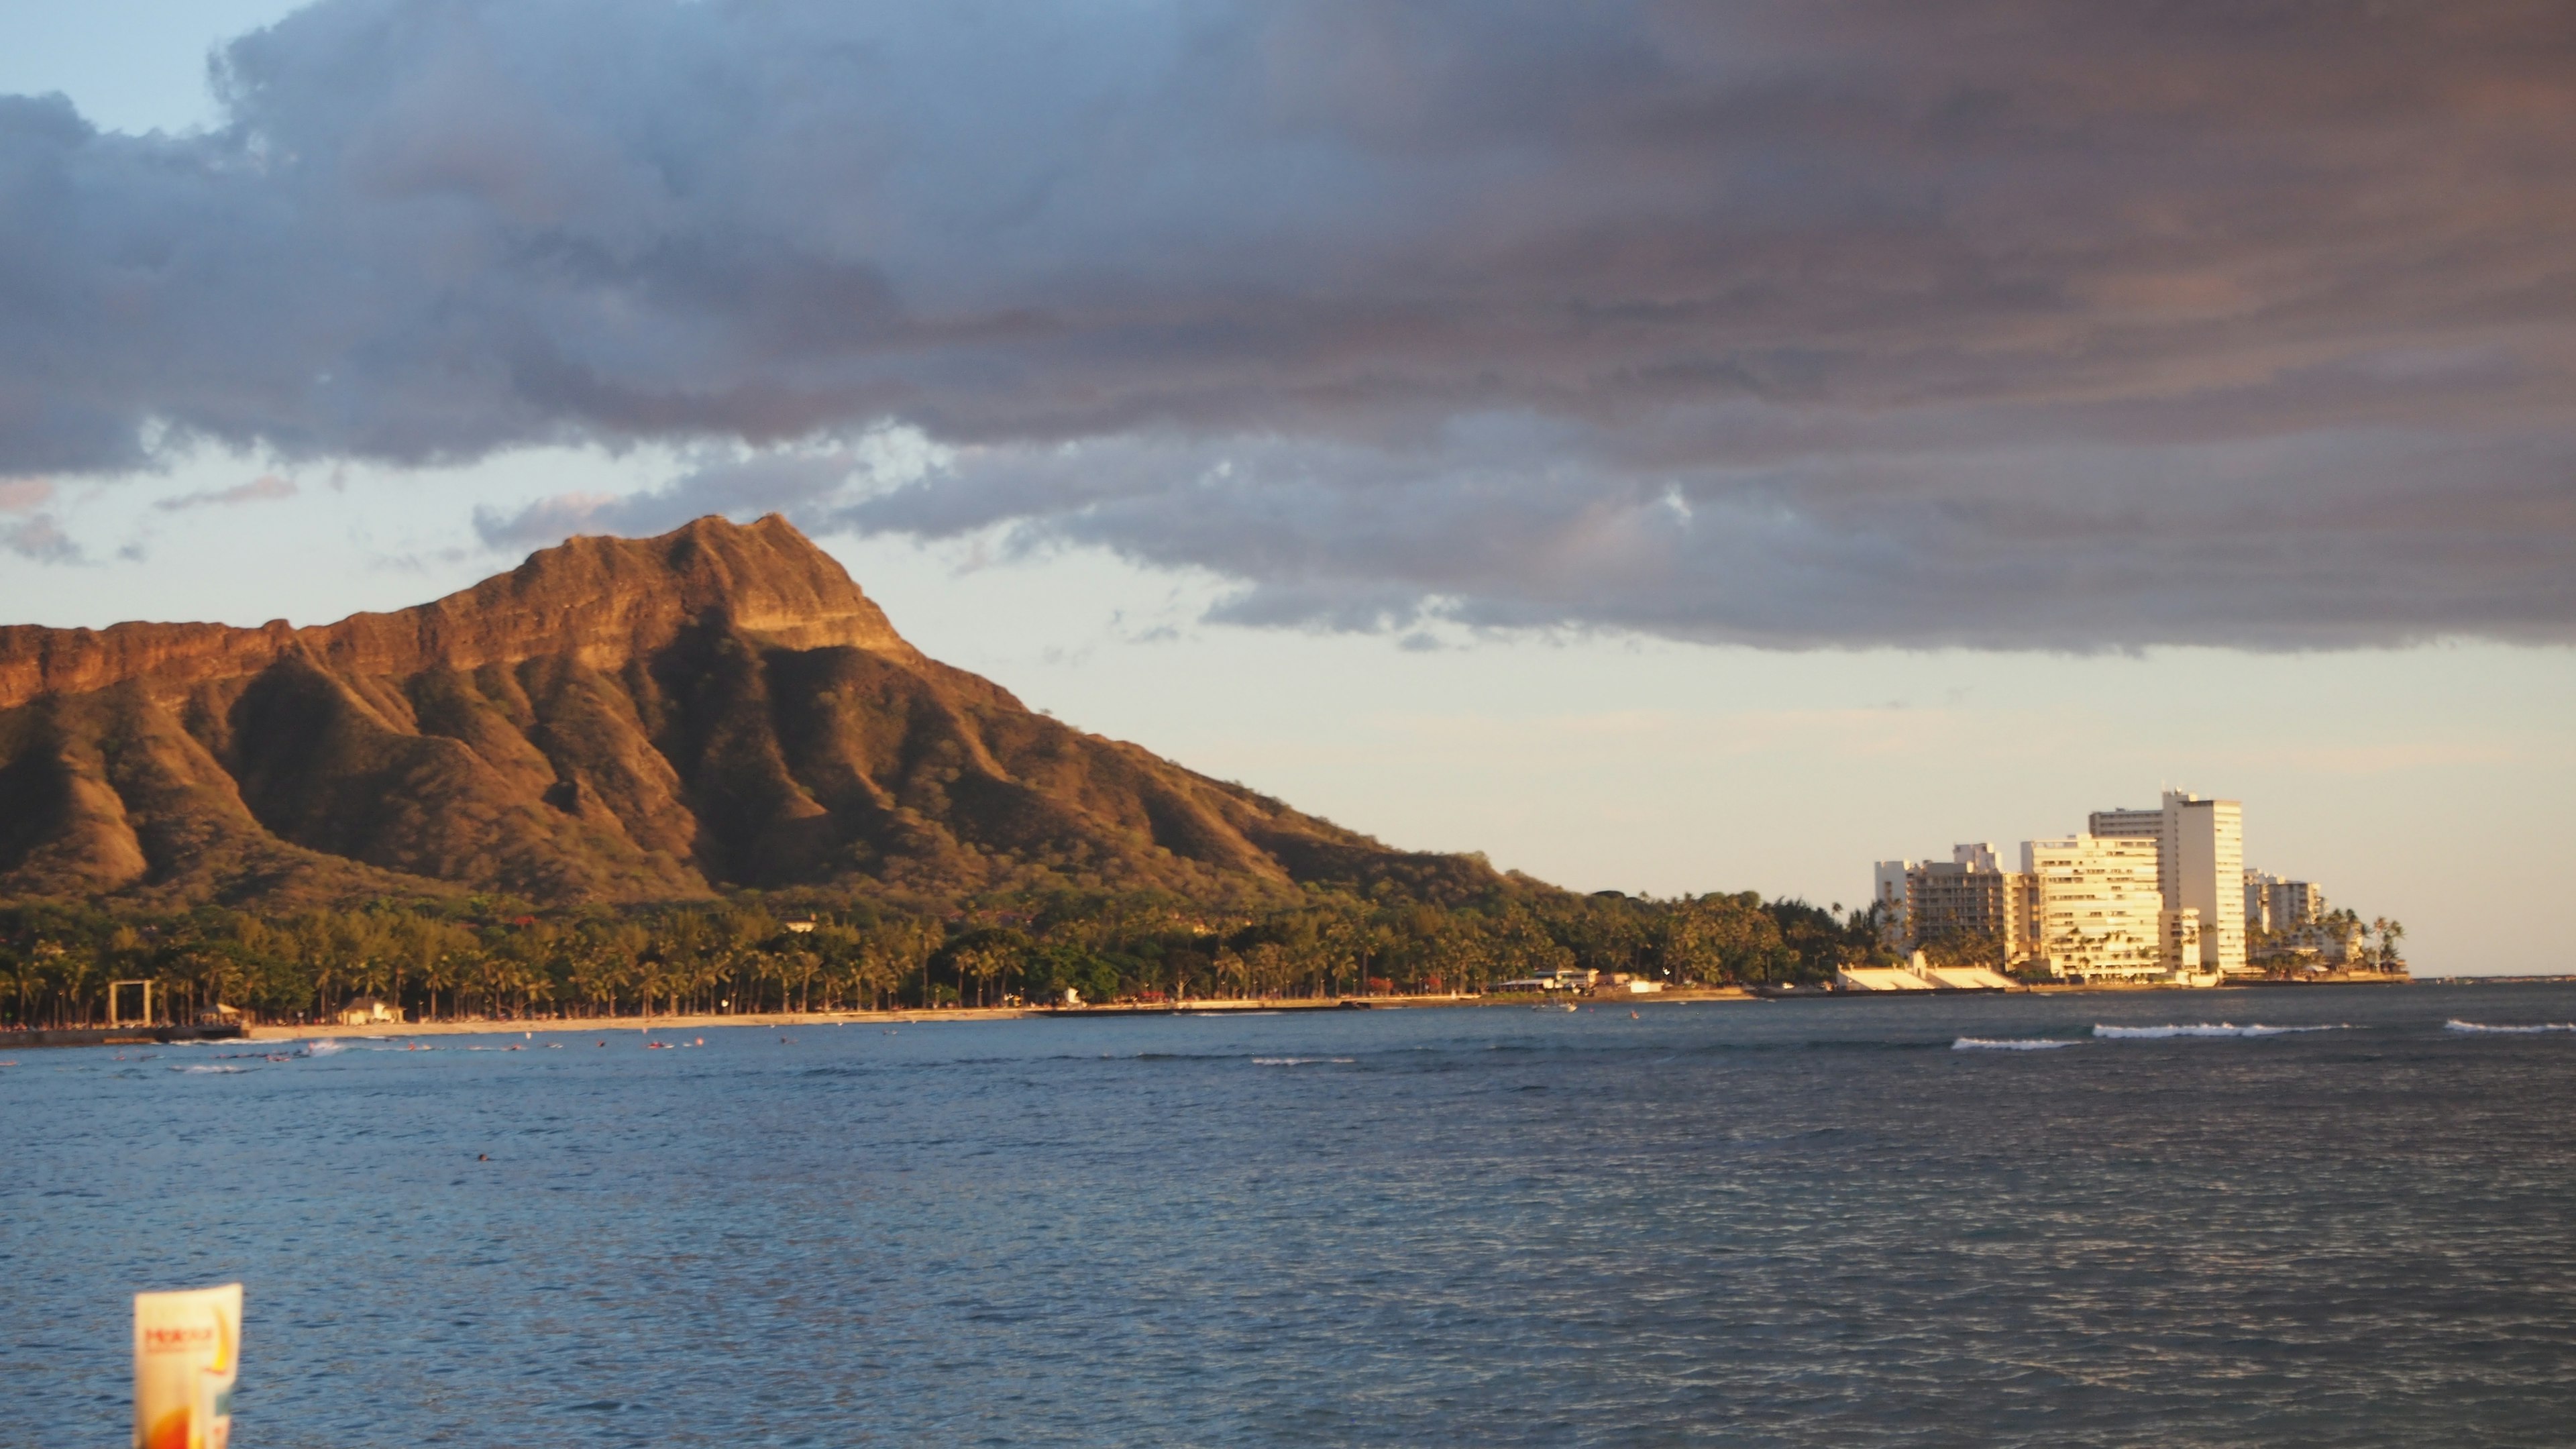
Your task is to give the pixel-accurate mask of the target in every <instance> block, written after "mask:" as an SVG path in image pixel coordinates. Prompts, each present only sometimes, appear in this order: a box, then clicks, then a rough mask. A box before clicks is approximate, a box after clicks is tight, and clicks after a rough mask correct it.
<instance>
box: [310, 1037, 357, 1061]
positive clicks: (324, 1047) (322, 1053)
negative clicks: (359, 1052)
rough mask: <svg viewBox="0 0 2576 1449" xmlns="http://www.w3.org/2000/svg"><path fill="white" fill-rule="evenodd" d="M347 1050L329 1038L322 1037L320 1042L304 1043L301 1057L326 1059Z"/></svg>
mask: <svg viewBox="0 0 2576 1449" xmlns="http://www.w3.org/2000/svg"><path fill="white" fill-rule="evenodd" d="M347 1050H348V1048H347V1047H345V1046H342V1045H341V1044H340V1043H338V1042H336V1041H333V1040H331V1039H330V1038H329V1037H324V1038H322V1039H321V1040H320V1041H308V1042H306V1043H305V1044H304V1052H303V1055H305V1056H308V1057H327V1056H332V1055H334V1054H336V1053H339V1052H344V1051H347Z"/></svg>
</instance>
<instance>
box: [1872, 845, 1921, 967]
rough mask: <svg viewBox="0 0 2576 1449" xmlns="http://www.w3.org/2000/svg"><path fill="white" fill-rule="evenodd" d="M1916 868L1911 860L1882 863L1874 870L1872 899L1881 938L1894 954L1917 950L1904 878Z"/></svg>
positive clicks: (1908, 893) (1885, 861) (1884, 861)
mask: <svg viewBox="0 0 2576 1449" xmlns="http://www.w3.org/2000/svg"><path fill="white" fill-rule="evenodd" d="M1913 869H1914V862H1913V861H1910V860H1882V861H1880V862H1878V864H1877V865H1876V867H1875V868H1874V869H1873V872H1872V874H1873V876H1874V877H1875V878H1874V879H1873V880H1872V882H1871V884H1870V897H1869V898H1870V899H1871V900H1872V901H1874V902H1876V903H1877V904H1878V939H1879V941H1880V942H1881V943H1882V944H1884V945H1885V946H1886V947H1887V948H1888V949H1889V950H1891V951H1910V950H1912V949H1914V922H1913V920H1912V919H1911V917H1910V916H1909V914H1908V912H1907V910H1906V906H1907V904H1908V897H1909V895H1910V892H1908V891H1907V890H1906V888H1905V878H1906V876H1907V875H1908V874H1910V873H1911V872H1912V871H1913Z"/></svg>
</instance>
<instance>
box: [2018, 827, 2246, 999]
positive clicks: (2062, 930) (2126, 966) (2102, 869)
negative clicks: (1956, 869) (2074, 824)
mask: <svg viewBox="0 0 2576 1449" xmlns="http://www.w3.org/2000/svg"><path fill="white" fill-rule="evenodd" d="M2161 844H2162V843H2161V842H2160V841H2156V840H2150V839H2146V838H2144V837H2140V836H2107V835H2070V836H2066V837H2064V838H2062V839H2056V840H2026V841H2023V842H2022V847H2021V868H2022V873H2023V874H2024V875H2026V876H2027V877H2029V879H2030V890H2031V894H2032V895H2033V897H2035V899H2034V900H2033V901H2032V906H2031V910H2030V912H2029V920H2028V924H2027V926H2026V927H2025V929H2026V930H2027V931H2028V933H2029V935H2028V938H2027V943H2028V947H2029V951H2030V954H2031V955H2032V956H2035V957H2039V958H2043V959H2045V960H2046V961H2047V963H2048V969H2049V973H2050V974H2051V975H2055V976H2080V977H2083V978H2085V979H2087V980H2103V979H2106V978H2113V979H2130V980H2142V979H2147V978H2152V977H2157V976H2162V975H2164V974H2166V973H2167V972H2169V971H2171V970H2173V969H2175V967H2174V963H2171V962H2169V961H2168V960H2167V959H2166V952H2165V942H2166V937H2167V934H2168V929H2169V928H2168V922H2167V920H2166V917H2165V903H2164V892H2163V891H2162V889H2160V887H2159V885H2158V878H2159V876H2160V874H2161V872H2160V871H2159V870H2158V868H2157V859H2158V856H2159V853H2160V849H2161ZM2177 924H2178V923H2177ZM2204 939H2205V938H2204Z"/></svg>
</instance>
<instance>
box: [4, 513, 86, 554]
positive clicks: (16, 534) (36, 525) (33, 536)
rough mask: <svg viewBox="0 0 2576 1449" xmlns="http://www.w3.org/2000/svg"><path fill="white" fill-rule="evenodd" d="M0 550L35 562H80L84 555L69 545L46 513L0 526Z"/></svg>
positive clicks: (56, 524)
mask: <svg viewBox="0 0 2576 1449" xmlns="http://www.w3.org/2000/svg"><path fill="white" fill-rule="evenodd" d="M0 548H5V549H7V550H9V551H10V552H11V553H14V554H16V555H17V556H18V557H20V558H24V559H33V560H34V561H36V562H37V563H46V564H67V563H80V562H82V561H83V559H84V557H85V555H83V554H82V552H81V548H80V545H79V544H77V543H74V542H72V540H71V539H70V537H69V536H67V535H66V534H65V533H64V532H63V529H62V525H61V524H60V523H59V522H57V521H56V520H55V518H54V516H53V515H52V514H50V513H38V514H35V515H32V516H30V517H27V518H22V519H20V520H18V521H17V522H15V523H5V524H0Z"/></svg>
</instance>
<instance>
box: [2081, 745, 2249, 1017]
mask: <svg viewBox="0 0 2576 1449" xmlns="http://www.w3.org/2000/svg"><path fill="white" fill-rule="evenodd" d="M2088 824H2089V825H2090V827H2091V829H2092V832H2093V834H2095V835H2096V836H2104V837H2112V838H2117V839H2124V840H2152V841H2154V842H2155V843H2156V888H2157V890H2158V892H2159V893H2160V894H2161V895H2162V896H2163V897H2164V908H2165V909H2166V910H2168V911H2197V912H2199V913H2200V932H2199V936H2200V964H2201V968H2202V969H2203V970H2209V971H2220V972H2231V973H2232V972H2242V971H2244V970H2245V969H2246V967H2245V898H2246V888H2245V808H2244V806H2242V805H2240V804H2239V803H2237V802H2236V801H2234V800H2204V799H2202V798H2201V797H2199V796H2198V795H2194V794H2191V793H2189V792H2188V791H2182V790H2167V791H2166V792H2164V800H2163V803H2162V804H2161V805H2159V806H2158V808H2156V809H2153V810H2096V811H2094V812H2093V814H2092V816H2091V818H2090V820H2089V822H2088Z"/></svg>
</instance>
